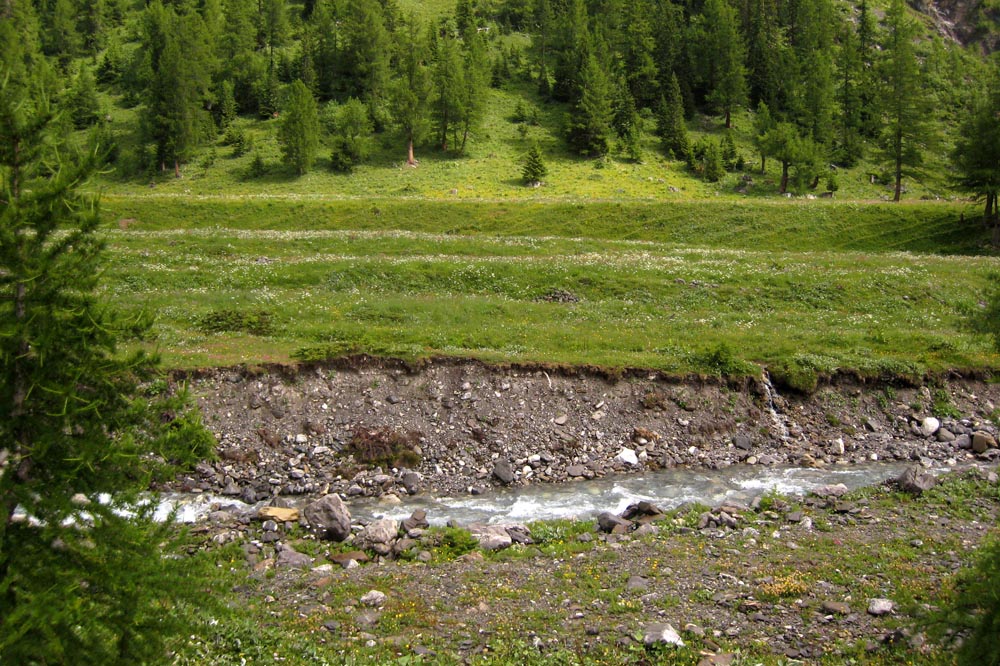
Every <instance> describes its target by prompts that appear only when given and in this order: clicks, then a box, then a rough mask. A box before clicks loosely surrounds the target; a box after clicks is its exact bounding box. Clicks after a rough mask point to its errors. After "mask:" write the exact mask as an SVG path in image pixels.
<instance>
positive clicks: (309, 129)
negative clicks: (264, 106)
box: [278, 79, 319, 176]
mask: <svg viewBox="0 0 1000 666" xmlns="http://www.w3.org/2000/svg"><path fill="white" fill-rule="evenodd" d="M278 145H280V146H281V155H282V159H283V161H284V162H285V164H286V165H288V166H290V167H292V168H293V169H295V172H296V173H297V174H299V175H300V176H301V175H304V174H305V173H307V172H308V171H309V169H311V168H312V166H313V163H314V162H315V161H316V151H317V150H318V149H319V112H318V111H317V108H316V100H315V98H313V95H312V93H311V92H310V91H309V88H307V87H306V84H304V83H302V81H301V80H299V79H295V81H293V82H292V83H291V85H289V86H288V90H287V91H286V98H285V105H284V108H283V111H282V114H281V125H280V126H279V128H278Z"/></svg>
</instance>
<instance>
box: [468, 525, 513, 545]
mask: <svg viewBox="0 0 1000 666" xmlns="http://www.w3.org/2000/svg"><path fill="white" fill-rule="evenodd" d="M469 531H470V532H471V533H472V536H474V537H475V538H476V541H478V542H479V547H480V548H482V549H483V550H503V549H504V548H510V547H511V546H512V545H514V540H513V539H511V538H510V534H508V533H507V528H506V527H504V526H503V525H480V524H475V525H469Z"/></svg>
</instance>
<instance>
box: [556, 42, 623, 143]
mask: <svg viewBox="0 0 1000 666" xmlns="http://www.w3.org/2000/svg"><path fill="white" fill-rule="evenodd" d="M580 83H581V91H582V92H581V95H580V99H579V101H577V102H576V103H575V104H574V105H573V108H572V109H571V110H570V113H569V115H568V117H567V122H566V138H567V141H568V142H569V145H570V147H571V148H573V150H574V151H576V152H577V153H579V154H580V155H589V156H592V157H602V156H604V155H607V154H608V150H609V149H610V148H611V135H612V127H611V122H612V120H613V118H614V110H613V108H612V106H611V92H612V91H611V85H610V83H609V81H608V76H607V74H606V73H605V71H604V69H603V68H602V67H601V66H600V65H599V64H598V62H597V58H596V57H594V56H593V55H590V56H589V57H588V58H587V64H586V66H585V67H584V69H583V72H581V74H580Z"/></svg>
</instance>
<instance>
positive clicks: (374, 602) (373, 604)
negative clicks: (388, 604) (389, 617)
mask: <svg viewBox="0 0 1000 666" xmlns="http://www.w3.org/2000/svg"><path fill="white" fill-rule="evenodd" d="M386 598H387V597H386V594H385V592H380V591H379V590H369V591H368V592H365V593H364V595H362V597H361V599H360V601H361V605H362V606H368V607H369V608H378V607H379V606H382V605H384V604H385V600H386Z"/></svg>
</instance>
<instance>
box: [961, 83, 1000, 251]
mask: <svg viewBox="0 0 1000 666" xmlns="http://www.w3.org/2000/svg"><path fill="white" fill-rule="evenodd" d="M952 157H953V161H954V164H955V168H956V171H957V178H956V181H957V182H956V184H957V185H958V187H960V188H961V189H962V190H964V191H966V192H969V193H970V194H973V195H975V196H976V197H977V198H978V199H980V200H981V201H983V202H984V204H985V205H984V209H983V223H984V224H985V225H986V226H987V227H989V228H990V229H992V230H993V244H994V245H1000V203H998V198H1000V72H994V74H993V77H992V81H991V83H990V84H989V86H988V87H987V90H986V92H985V94H983V95H982V97H981V98H980V99H979V100H978V101H977V102H976V103H975V105H974V106H973V108H972V110H971V112H970V113H969V114H968V115H967V116H966V119H965V121H964V122H963V123H962V126H961V130H960V135H959V138H958V140H957V141H956V143H955V149H954V152H953V154H952Z"/></svg>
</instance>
